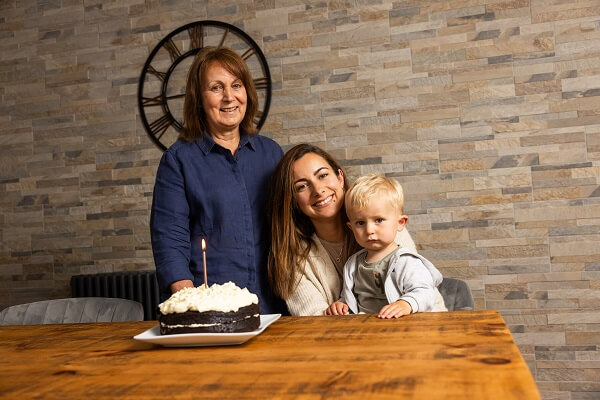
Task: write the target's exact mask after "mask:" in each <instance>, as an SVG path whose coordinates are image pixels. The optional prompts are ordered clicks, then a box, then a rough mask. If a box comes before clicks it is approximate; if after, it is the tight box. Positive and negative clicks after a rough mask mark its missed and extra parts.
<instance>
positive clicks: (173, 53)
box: [163, 39, 181, 62]
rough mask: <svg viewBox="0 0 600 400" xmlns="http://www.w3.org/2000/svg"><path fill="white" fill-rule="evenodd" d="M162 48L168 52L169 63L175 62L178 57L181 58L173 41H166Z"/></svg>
mask: <svg viewBox="0 0 600 400" xmlns="http://www.w3.org/2000/svg"><path fill="white" fill-rule="evenodd" d="M163 46H164V48H165V50H167V51H168V52H169V56H170V57H171V61H173V62H175V61H176V60H177V59H178V58H179V57H181V52H180V51H179V49H178V48H177V46H176V45H175V43H173V40H171V39H169V40H167V41H166V42H165V44H164V45H163Z"/></svg>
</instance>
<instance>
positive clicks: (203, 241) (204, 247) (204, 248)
mask: <svg viewBox="0 0 600 400" xmlns="http://www.w3.org/2000/svg"><path fill="white" fill-rule="evenodd" d="M202 250H206V241H205V240H204V239H202Z"/></svg>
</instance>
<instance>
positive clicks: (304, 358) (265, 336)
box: [0, 311, 540, 400]
mask: <svg viewBox="0 0 600 400" xmlns="http://www.w3.org/2000/svg"><path fill="white" fill-rule="evenodd" d="M154 324H155V322H153V321H145V322H135V323H129V322H127V323H96V324H69V325H33V326H8V327H2V328H0V376H1V377H2V379H0V397H2V398H19V399H33V398H44V399H66V398H93V399H113V398H119V399H153V398H160V399H167V398H168V399H198V398H202V399H247V398H250V399H266V398H281V399H325V398H327V399H334V398H344V399H348V398H356V399H386V398H415V399H464V398H471V399H491V398H498V399H520V400H521V399H539V398H540V397H539V394H538V390H537V388H536V386H535V383H534V381H533V378H532V376H531V374H530V372H529V369H528V368H527V366H526V364H525V362H524V361H523V358H522V357H521V355H520V353H519V351H518V349H517V347H516V345H515V343H514V341H513V339H512V336H511V334H510V332H509V330H508V328H507V326H506V325H505V323H504V321H503V320H502V317H501V316H500V314H499V313H498V312H497V311H466V312H452V313H425V314H413V315H410V316H407V317H403V318H401V319H397V320H380V319H378V318H376V317H375V316H372V315H353V316H345V317H282V318H281V319H279V320H278V321H276V322H275V323H274V324H273V325H271V326H270V327H269V328H267V330H266V331H264V332H263V333H262V334H261V335H259V336H257V337H255V338H253V339H251V340H250V341H249V342H246V343H245V344H243V345H239V346H224V347H197V348H164V347H160V346H158V345H153V344H149V343H143V342H138V341H135V340H133V339H132V337H133V336H135V335H136V334H138V333H141V332H143V331H144V330H146V329H148V328H150V327H152V326H153V325H154Z"/></svg>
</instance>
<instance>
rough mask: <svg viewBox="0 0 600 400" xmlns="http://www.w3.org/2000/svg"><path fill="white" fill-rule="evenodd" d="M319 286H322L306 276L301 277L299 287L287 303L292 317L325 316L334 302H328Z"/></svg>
mask: <svg viewBox="0 0 600 400" xmlns="http://www.w3.org/2000/svg"><path fill="white" fill-rule="evenodd" d="M318 286H321V285H319V284H318V283H317V284H315V282H314V281H311V280H310V279H308V278H307V276H306V275H305V274H303V275H302V276H301V277H300V282H299V284H298V287H297V288H296V290H295V291H294V292H293V293H292V295H291V296H290V297H289V298H288V299H287V300H286V301H285V303H286V304H287V306H288V310H290V313H291V314H292V315H302V316H306V315H323V312H324V311H325V310H326V309H327V308H328V307H329V305H330V303H331V302H333V301H331V302H330V301H328V299H327V296H326V295H325V294H324V293H323V292H322V291H321V290H320V289H319V287H318ZM335 300H337V299H335Z"/></svg>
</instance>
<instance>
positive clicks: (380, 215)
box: [347, 197, 408, 251]
mask: <svg viewBox="0 0 600 400" xmlns="http://www.w3.org/2000/svg"><path fill="white" fill-rule="evenodd" d="M347 213H348V218H349V219H350V221H349V222H348V226H349V227H350V229H352V232H353V233H354V237H355V238H356V241H357V242H358V244H360V245H361V246H362V247H364V248H365V249H367V250H369V251H379V250H385V249H386V248H388V247H389V246H391V245H392V244H393V243H394V239H395V238H396V233H398V232H400V231H401V230H402V229H404V226H405V225H406V221H407V220H408V217H407V216H406V215H402V214H400V213H399V212H398V211H397V210H396V208H395V207H393V206H392V205H391V204H390V201H389V200H388V199H386V198H381V197H379V198H373V199H371V200H370V201H369V203H367V205H366V206H365V207H363V208H358V207H357V206H355V205H352V206H350V207H348V209H347Z"/></svg>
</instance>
